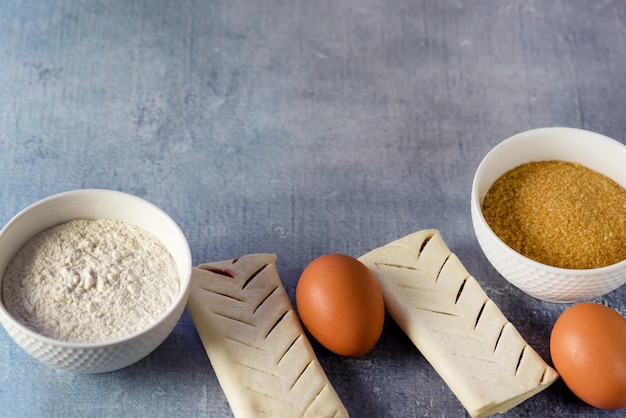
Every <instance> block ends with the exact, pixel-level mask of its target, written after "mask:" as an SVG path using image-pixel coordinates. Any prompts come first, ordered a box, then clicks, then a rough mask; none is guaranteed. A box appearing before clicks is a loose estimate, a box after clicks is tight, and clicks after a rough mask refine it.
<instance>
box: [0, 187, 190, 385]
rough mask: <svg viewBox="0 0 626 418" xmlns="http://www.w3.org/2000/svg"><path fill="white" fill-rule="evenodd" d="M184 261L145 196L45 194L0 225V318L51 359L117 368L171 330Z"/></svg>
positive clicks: (181, 242) (72, 367)
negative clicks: (39, 199) (43, 197)
mask: <svg viewBox="0 0 626 418" xmlns="http://www.w3.org/2000/svg"><path fill="white" fill-rule="evenodd" d="M191 265H192V262H191V253H190V251H189V245H188V243H187V240H186V239H185V236H184V234H183V233H182V231H181V230H180V228H179V227H178V225H176V223H175V222H174V221H173V220H172V219H171V218H170V217H169V216H168V215H167V214H166V213H165V212H163V211H162V210H161V209H159V208H158V207H156V206H154V205H153V204H151V203H149V202H147V201H145V200H143V199H140V198H138V197H136V196H132V195H129V194H126V193H122V192H117V191H112V190H97V189H85V190H75V191H70V192H65V193H61V194H57V195H54V196H50V197H48V198H45V199H43V200H41V201H39V202H36V203H34V204H32V205H31V206H29V207H27V208H26V209H24V210H22V211H21V212H19V213H18V214H17V215H15V216H14V217H13V218H12V219H11V220H10V221H9V222H8V223H7V224H6V225H5V226H4V228H2V230H1V231H0V324H2V326H3V327H4V329H5V330H6V332H7V333H8V334H9V335H10V336H11V337H12V338H13V340H14V341H15V342H16V343H17V344H18V345H19V346H21V347H22V348H23V349H24V350H25V351H26V352H27V353H29V354H30V355H32V356H33V357H35V358H36V359H38V360H40V361H41V362H43V363H45V364H47V365H48V366H50V367H53V368H56V369H60V370H67V371H74V372H82V373H104V372H109V371H113V370H118V369H121V368H123V367H126V366H128V365H130V364H132V363H135V362H137V361H139V360H140V359H142V358H144V357H145V356H147V355H148V354H150V353H151V352H152V351H153V350H154V349H155V348H157V347H158V346H159V345H160V344H161V343H162V342H163V341H164V340H165V339H166V338H167V336H168V335H169V334H170V333H171V331H172V329H173V328H174V326H175V325H176V323H177V322H178V320H179V319H180V316H181V315H182V313H183V310H184V308H185V305H186V303H187V298H188V294H189V290H188V289H189V279H190V275H191Z"/></svg>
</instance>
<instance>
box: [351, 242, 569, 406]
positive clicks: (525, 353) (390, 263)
mask: <svg viewBox="0 0 626 418" xmlns="http://www.w3.org/2000/svg"><path fill="white" fill-rule="evenodd" d="M359 260H360V261H361V262H362V263H364V264H365V265H366V266H367V267H368V268H369V269H370V270H371V271H372V272H373V273H374V275H375V276H376V278H377V279H378V281H379V283H380V286H381V289H382V291H383V296H384V299H385V306H386V308H387V311H388V312H389V314H390V316H391V317H392V318H393V319H394V320H395V321H396V322H397V323H398V325H399V326H400V328H402V330H403V331H404V332H405V333H406V334H407V336H408V337H409V338H410V339H411V341H412V342H413V343H414V344H415V346H416V347H417V348H418V349H419V350H420V352H421V353H422V355H423V356H424V357H425V358H426V360H428V362H429V363H430V364H431V365H432V366H433V368H434V369H435V370H436V371H437V373H439V375H440V376H441V377H442V378H443V380H444V381H445V382H446V384H447V385H448V386H449V388H450V390H451V391H452V392H453V393H454V394H455V395H456V396H457V398H458V399H459V400H460V401H461V403H462V404H463V406H464V407H465V408H466V409H467V411H468V412H469V413H470V415H472V416H473V417H485V416H488V415H491V414H495V413H497V412H500V413H504V412H506V411H507V410H509V409H510V408H513V407H514V406H516V405H518V404H519V403H521V402H523V401H524V400H526V399H528V398H529V397H531V396H533V395H535V394H536V393H538V392H540V391H542V390H543V389H545V388H547V387H548V386H550V385H551V384H552V383H553V382H554V381H555V380H556V379H557V378H558V374H557V373H556V371H555V370H553V369H552V368H551V367H550V366H548V364H546V363H545V362H544V361H543V359H541V357H540V356H539V355H538V354H537V352H535V350H534V349H533V348H532V347H530V346H529V345H528V344H527V343H526V341H524V339H523V338H522V336H521V335H520V334H519V332H518V331H517V330H516V328H515V327H514V326H513V325H512V324H511V323H510V322H509V321H508V320H507V319H506V317H505V316H504V315H503V314H502V312H501V311H500V309H499V308H498V307H497V306H496V304H495V303H494V302H493V301H492V300H491V299H489V297H488V296H487V295H486V294H485V292H484V291H483V289H482V288H481V287H480V285H479V284H478V282H477V281H476V279H475V278H474V277H472V276H471V275H470V274H469V273H468V272H467V270H466V269H465V267H464V266H463V264H462V263H461V262H460V260H459V259H458V258H457V257H456V255H455V254H453V253H451V252H450V250H449V249H448V247H447V246H446V244H445V242H444V241H443V239H442V238H441V235H440V234H439V232H438V231H436V230H424V231H418V232H415V233H413V234H410V235H407V236H405V237H403V238H400V239H398V240H396V241H393V242H391V243H389V244H387V245H385V246H383V247H380V248H377V249H375V250H372V251H370V252H369V253H367V254H365V255H363V256H361V257H360V258H359Z"/></svg>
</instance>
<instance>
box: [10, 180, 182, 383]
mask: <svg viewBox="0 0 626 418" xmlns="http://www.w3.org/2000/svg"><path fill="white" fill-rule="evenodd" d="M73 219H93V220H96V219H113V220H119V221H124V222H128V223H131V224H134V225H137V226H139V227H141V228H143V229H144V230H146V231H148V232H150V233H152V234H153V235H154V236H156V237H157V238H158V239H159V240H160V241H161V242H162V243H163V245H164V246H165V247H166V248H167V249H168V251H169V252H170V253H171V255H172V257H173V258H174V260H175V262H176V265H177V266H178V272H179V279H180V289H179V292H178V295H177V296H176V299H175V300H174V302H173V304H172V306H170V307H169V308H168V309H167V311H166V312H165V313H164V314H163V315H162V316H161V317H160V318H158V319H157V320H156V321H155V323H154V324H152V325H151V326H149V327H148V328H146V329H144V330H143V331H141V332H138V333H135V334H132V335H129V336H128V337H126V338H123V339H118V340H113V341H109V342H103V343H74V342H63V341H58V340H54V339H51V338H48V337H44V336H41V335H39V334H37V333H35V332H33V331H32V330H30V329H28V328H27V327H25V326H24V325H22V324H21V323H19V322H18V321H16V320H15V319H14V318H13V317H12V316H11V315H10V314H9V313H8V312H7V310H6V309H5V307H4V306H3V305H2V303H0V323H1V324H2V325H3V327H4V328H5V330H6V331H7V333H8V334H9V335H10V336H11V337H12V338H13V340H14V341H15V342H16V343H17V344H18V345H19V346H21V347H22V348H23V349H24V350H25V351H26V352H27V353H28V354H30V355H32V356H33V357H34V358H36V359H37V360H39V361H41V362H43V363H45V364H47V365H48V366H50V367H53V368H55V369H60V370H66V371H72V372H79V373H104V372H109V371H113V370H118V369H121V368H123V367H126V366H129V365H130V364H132V363H135V362H137V361H138V360H140V359H142V358H144V357H145V356H147V355H148V354H150V353H151V352H152V351H153V350H154V349H155V348H157V347H158V346H159V345H160V344H161V343H162V342H163V341H164V340H165V339H166V338H167V336H168V335H169V334H170V333H171V331H172V330H173V329H174V326H175V325H176V324H177V323H178V320H179V319H180V317H181V315H182V313H183V310H184V308H185V305H186V303H187V297H188V295H189V280H190V276H191V253H190V250H189V245H188V243H187V240H186V239H185V236H184V235H183V233H182V231H181V230H180V229H179V227H178V226H177V225H176V223H175V222H174V221H173V220H172V219H171V218H170V217H169V216H168V215H167V214H165V213H164V212H163V211H161V210H160V209H159V208H157V207H156V206H154V205H152V204H151V203H148V202H146V201H145V200H142V199H140V198H138V197H136V196H132V195H129V194H126V193H122V192H117V191H112V190H96V189H85V190H75V191H69V192H65V193H61V194H57V195H54V196H50V197H48V198H45V199H43V200H41V201H39V202H37V203H34V204H33V205H31V206H29V207H27V208H26V209H24V210H22V211H21V212H19V213H18V214H17V215H15V216H14V217H13V218H12V219H11V220H10V221H9V222H8V223H7V224H6V226H5V227H4V228H3V229H2V230H1V231H0V289H1V280H2V279H1V278H2V276H4V271H5V269H6V267H7V265H8V264H9V262H10V261H11V259H12V258H13V256H14V255H15V254H16V253H17V252H18V251H19V250H20V249H21V248H22V246H24V244H26V242H27V241H28V240H29V239H30V238H31V237H33V236H35V235H37V234H38V233H39V232H42V231H44V230H46V229H48V228H51V227H53V226H55V225H58V224H61V223H64V222H68V221H70V220H73ZM0 300H1V299H0Z"/></svg>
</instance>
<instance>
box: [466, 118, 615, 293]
mask: <svg viewBox="0 0 626 418" xmlns="http://www.w3.org/2000/svg"><path fill="white" fill-rule="evenodd" d="M546 160H562V161H570V162H577V163H580V164H582V165H584V166H586V167H588V168H591V169H593V170H595V171H597V172H599V173H601V174H604V175H605V176H607V177H609V178H611V179H613V180H614V181H615V182H617V183H618V184H619V185H620V186H622V187H625V188H626V146H624V145H623V144H621V143H620V142H618V141H615V140H613V139H611V138H608V137H606V136H603V135H600V134H597V133H594V132H589V131H584V130H581V129H574V128H560V127H555V128H541V129H534V130H531V131H526V132H522V133H520V134H517V135H514V136H512V137H510V138H508V139H506V140H504V141H503V142H501V143H500V144H498V145H496V146H495V147H494V148H493V149H492V150H491V151H490V152H489V153H487V155H486V156H485V158H484V159H483V160H482V162H481V163H480V165H479V166H478V169H477V170H476V174H475V176H474V181H473V185H472V195H471V213H472V223H473V226H474V231H475V233H476V238H477V239H478V243H479V244H480V246H481V248H482V250H483V252H484V253H485V256H486V257H487V259H488V260H489V262H491V264H492V265H493V266H494V268H495V269H496V270H497V271H498V272H499V273H500V274H501V275H502V276H503V277H504V278H505V279H506V280H508V281H509V282H510V283H512V284H513V285H514V286H516V287H517V288H519V289H520V290H522V291H523V292H525V293H527V294H528V295H530V296H533V297H535V298H537V299H541V300H544V301H548V302H563V303H567V302H577V301H580V300H583V299H590V298H594V297H598V296H602V295H604V294H606V293H609V292H611V291H613V290H615V289H617V288H618V287H620V286H622V285H623V284H624V283H626V260H624V261H621V262H619V263H616V264H613V265H610V266H606V267H601V268H596V269H588V270H574V269H564V268H557V267H552V266H548V265H545V264H541V263H538V262H536V261H534V260H531V259H529V258H526V257H524V256H522V255H521V254H519V253H517V252H516V251H514V250H513V249H511V248H510V247H509V246H507V245H506V244H505V243H504V242H503V241H502V240H500V238H498V237H497V236H496V234H495V233H494V232H493V231H492V230H491V228H490V227H489V225H488V224H487V222H486V221H485V218H484V216H483V213H482V210H481V206H482V202H483V200H484V198H485V194H486V193H487V190H489V187H490V186H491V185H492V184H493V183H494V182H495V181H496V180H497V179H498V178H499V177H500V176H501V175H502V174H504V173H505V172H507V171H509V170H511V169H513V168H515V167H517V166H519V165H521V164H524V163H527V162H531V161H546Z"/></svg>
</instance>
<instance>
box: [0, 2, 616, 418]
mask: <svg viewBox="0 0 626 418" xmlns="http://www.w3.org/2000/svg"><path fill="white" fill-rule="evenodd" d="M625 41H626V3H625V2H624V1H623V0H600V1H596V0H586V1H583V0H574V1H568V0H555V1H549V2H548V1H536V0H534V1H522V0H515V1H506V2H503V1H497V0H480V1H473V2H464V1H454V0H441V1H428V0H389V1H376V0H345V1H328V0H323V1H305V0H267V1H253V0H230V1H226V0H205V1H201V0H182V1H166V0H155V1H150V0H137V1H125V0H101V1H96V0H51V1H37V0H23V1H20V0H0V224H4V223H6V222H7V221H8V220H9V219H10V218H11V217H12V216H13V215H14V214H15V213H17V212H18V211H19V210H21V209H22V208H24V207H25V206H27V205H29V204H31V203H33V202H35V201H36V200H38V199H40V198H43V197H46V196H48V195H51V194H54V193H57V192H61V191H66V190H71V189H77V188H86V187H89V188H91V187H97V188H110V189H116V190H121V191H125V192H129V193H132V194H135V195H137V196H140V197H142V198H145V199H147V200H149V201H151V202H153V203H155V204H156V205H158V206H160V207H161V208H163V209H164V210H165V211H166V212H168V213H169V214H170V215H171V216H172V217H173V218H174V219H175V220H176V221H177V222H178V223H179V225H180V226H181V228H182V229H183V231H184V232H185V234H186V236H187V238H188V240H189V244H190V247H191V250H192V254H193V258H194V263H195V264H199V263H201V262H206V261H215V260H222V259H228V258H233V257H238V256H240V255H243V254H246V253H254V252H272V253H276V254H277V255H278V258H279V259H278V269H279V273H280V274H281V278H282V280H283V282H284V283H285V287H286V288H287V290H288V292H289V294H290V296H291V297H292V300H293V295H294V292H295V284H296V282H297V279H298V276H299V274H300V272H301V271H302V269H303V268H304V267H305V266H306V264H307V263H308V262H310V261H311V260H312V259H313V258H315V257H317V256H318V255H321V254H323V253H328V252H343V253H346V254H350V255H353V256H359V255H361V254H363V253H365V252H366V251H369V250H370V249H372V248H375V247H378V246H380V245H382V244H384V243H386V242H388V241H390V240H393V239H396V238H399V237H400V236H403V235H405V234H408V233H410V232H413V231H415V230H418V229H424V228H437V229H439V230H441V232H442V235H443V237H444V240H445V241H446V242H447V243H448V246H449V247H450V248H451V249H452V251H454V252H455V253H457V255H458V256H459V257H460V259H461V260H462V261H463V263H464V264H465V265H466V267H467V268H468V270H469V271H470V272H471V273H472V274H473V275H475V276H476V277H477V278H478V279H479V281H480V282H481V284H482V285H483V286H484V287H485V289H486V291H487V292H488V294H489V295H490V296H491V297H492V298H493V299H494V301H495V302H496V303H497V304H498V305H499V306H500V308H501V310H502V311H503V312H504V313H505V315H506V316H507V317H508V318H509V319H510V320H511V321H512V322H513V323H514V324H515V325H516V326H517V327H518V328H519V330H520V332H521V333H522V335H523V336H524V337H525V338H526V339H527V340H528V341H529V342H530V343H531V345H533V346H534V347H535V348H536V349H537V351H539V353H540V354H541V355H542V356H544V358H546V359H547V360H549V352H548V351H549V350H548V339H549V333H550V329H551V326H552V324H553V322H554V320H555V319H556V317H557V316H558V314H559V313H560V312H561V311H562V310H563V309H565V307H566V306H564V305H553V304H548V303H544V302H540V301H537V300H534V299H531V298H530V297H528V296H525V295H524V294H522V293H521V292H520V291H518V290H517V289H515V288H513V287H512V286H510V285H509V284H508V283H506V282H505V281H504V280H503V279H502V278H501V277H500V276H499V275H498V274H497V273H496V272H495V270H493V268H491V266H490V265H489V263H488V262H487V260H486V259H485V257H484V256H483V254H482V252H481V251H480V248H479V247H478V243H477V241H476V239H475V236H474V233H473V230H472V227H471V220H470V209H469V193H470V188H471V180H472V176H473V173H474V170H475V169H476V167H477V165H478V163H479V162H480V160H481V159H482V157H483V156H484V155H485V154H486V153H487V152H488V150H489V149H490V148H491V147H492V146H494V145H495V144H497V143H498V142H500V141H501V140H503V139H505V138H506V137H508V136H511V135H513V134H515V133H517V132H520V131H524V130H527V129H531V128H537V127H543V126H571V127H577V128H584V129H589V130H592V131H597V132H600V133H603V134H605V135H608V136H610V137H613V138H615V139H617V140H619V141H621V142H624V141H625V140H626V101H625V97H626V48H625V46H626V42H625ZM625 293H626V292H625V290H624V289H623V288H622V289H620V290H617V291H615V292H613V293H612V294H610V295H609V296H607V297H604V298H602V299H599V301H601V302H603V303H607V304H609V305H611V306H613V307H615V308H616V309H618V310H620V312H621V313H622V314H626V307H625ZM315 348H316V350H317V352H318V355H319V357H320V361H321V362H322V364H323V365H324V366H325V367H326V369H327V372H328V374H329V377H330V378H331V380H332V382H333V384H334V385H335V387H336V389H337V391H338V393H339V394H340V396H341V397H342V399H343V400H344V402H345V404H346V406H347V407H348V409H349V410H350V412H351V413H352V415H353V416H355V417H363V416H368V417H404V416H432V417H458V416H464V414H465V412H464V410H463V408H462V407H461V406H460V404H459V403H458V401H457V400H456V398H455V397H454V396H453V395H452V394H451V392H450V391H449V390H448V388H447V387H446V386H445V384H444V383H443V382H442V380H441V379H440V378H439V377H438V376H437V374H436V373H435V372H434V371H433V370H432V368H431V367H430V366H429V365H428V363H427V362H426V361H425V360H424V359H423V357H421V355H420V354H419V352H418V351H417V350H416V349H415V348H414V347H413V346H412V345H411V344H410V342H409V341H408V339H407V338H406V337H405V336H404V335H403V334H402V333H401V332H400V331H399V329H398V328H397V327H396V326H395V325H394V324H393V323H392V322H391V321H388V322H387V323H386V326H385V331H384V334H383V336H382V338H381V340H380V343H379V344H378V345H377V347H376V348H375V349H374V350H373V351H372V352H371V353H369V354H368V355H366V356H364V357H360V358H355V359H347V358H342V357H338V356H335V355H333V354H330V353H328V352H327V351H325V350H324V349H322V348H321V347H319V346H318V345H315ZM230 414H231V412H230V409H229V407H228V404H227V402H226V400H225V398H224V396H223V393H222V391H221V389H220V387H219V385H218V383H217V381H216V378H215V375H214V373H213V371H212V369H211V367H210V364H209V362H208V360H207V358H206V355H205V353H204V351H203V348H202V345H201V344H200V341H199V339H198V337H197V335H196V333H195V330H194V328H193V324H192V323H191V321H190V319H189V317H188V315H187V314H185V315H184V316H183V318H182V319H181V322H180V324H179V325H178V326H177V328H176V329H175V331H174V332H173V334H172V335H171V336H170V337H169V338H168V339H167V340H166V341H165V343H164V344H163V345H162V346H161V347H159V348H158V349H157V350H156V351H155V352H154V353H153V354H151V355H150V356H148V357H147V358H145V359H144V360H142V361H140V362H139V363H137V364H135V365H133V366H131V367H129V368H127V369H124V370H121V371H118V372H114V373H109V374H105V375H95V376H90V375H86V376H85V375H74V374H70V373H64V372H57V371H53V370H50V369H48V368H46V367H45V366H42V365H40V364H38V363H37V362H35V361H34V360H32V359H31V358H30V357H28V356H27V355H26V354H25V353H24V352H23V351H22V350H21V349H20V348H18V347H17V346H16V345H15V344H14V343H13V342H12V341H11V340H10V338H9V337H8V336H7V334H6V333H5V332H4V331H3V330H2V331H0V416H7V417H8V416H11V417H16V416H24V417H26V416H28V417H31V416H58V417H67V416H76V417H79V416H80V417H85V416H133V417H134V416H151V417H169V416H189V417H195V416H212V417H218V416H229V415H230ZM574 415H576V416H583V417H596V416H619V415H620V413H619V412H614V413H610V412H603V411H600V410H596V409H593V408H591V407H588V406H585V405H584V404H582V402H580V401H578V400H577V399H576V398H574V397H573V395H571V394H570V392H569V391H568V390H567V389H566V388H565V387H564V385H563V384H562V383H561V382H558V383H556V384H555V385H553V386H552V387H551V388H549V389H548V390H546V391H545V392H543V393H541V394H539V395H538V396H536V397H534V398H533V399H530V400H529V401H527V402H525V403H524V404H522V405H520V406H519V407H517V408H515V409H514V410H512V411H511V412H510V413H509V414H508V416H511V417H518V416H519V417H526V416H528V417H537V416H574Z"/></svg>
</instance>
